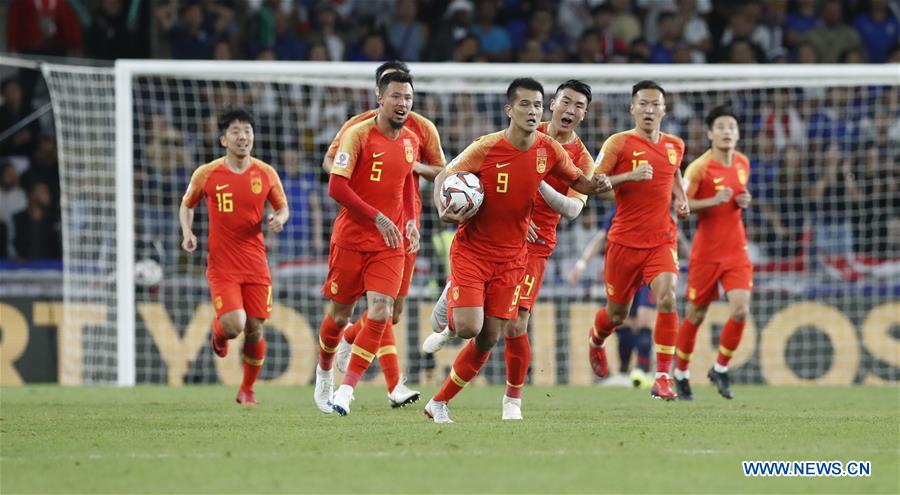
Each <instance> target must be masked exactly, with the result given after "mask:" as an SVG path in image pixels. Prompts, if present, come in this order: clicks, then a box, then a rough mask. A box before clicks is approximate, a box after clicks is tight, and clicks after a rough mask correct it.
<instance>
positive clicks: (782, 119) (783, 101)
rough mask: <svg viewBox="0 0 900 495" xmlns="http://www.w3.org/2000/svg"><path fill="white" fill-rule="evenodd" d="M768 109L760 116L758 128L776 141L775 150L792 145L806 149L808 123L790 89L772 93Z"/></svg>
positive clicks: (757, 123) (777, 90)
mask: <svg viewBox="0 0 900 495" xmlns="http://www.w3.org/2000/svg"><path fill="white" fill-rule="evenodd" d="M771 96H772V97H771V99H769V101H768V104H767V107H766V109H765V110H763V111H762V113H761V114H760V117H759V120H758V121H757V122H756V128H757V129H760V130H762V131H764V132H766V133H768V135H769V137H770V138H772V139H773V140H774V141H775V148H776V149H779V150H780V149H782V148H784V147H785V146H787V145H789V144H792V145H797V146H799V147H800V148H801V149H803V148H805V147H806V123H805V122H804V121H803V117H801V115H800V111H799V110H798V109H797V103H798V102H797V101H796V100H797V96H796V94H795V93H794V92H793V91H791V90H789V89H776V90H773V91H772V95H771Z"/></svg>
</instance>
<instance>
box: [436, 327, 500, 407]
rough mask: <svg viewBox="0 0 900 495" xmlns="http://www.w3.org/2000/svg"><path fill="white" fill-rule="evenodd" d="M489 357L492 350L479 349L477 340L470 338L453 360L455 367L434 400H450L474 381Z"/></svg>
mask: <svg viewBox="0 0 900 495" xmlns="http://www.w3.org/2000/svg"><path fill="white" fill-rule="evenodd" d="M489 357H491V352H490V351H488V352H481V351H479V350H478V347H477V346H476V345H475V340H474V339H473V340H470V341H469V343H468V344H466V346H465V347H463V349H462V350H461V351H459V355H458V356H456V361H454V362H453V368H452V369H451V370H450V376H448V377H447V379H446V380H444V384H443V385H442V386H441V389H440V390H438V393H437V394H436V395H435V396H434V400H435V401H438V402H441V401H445V402H449V401H450V399H452V398H453V397H455V396H456V394H458V393H459V391H460V390H462V388H463V387H465V386H466V384H467V383H469V382H470V381H472V379H473V378H475V376H476V375H478V372H479V371H481V367H482V366H484V363H486V362H487V360H488V358H489Z"/></svg>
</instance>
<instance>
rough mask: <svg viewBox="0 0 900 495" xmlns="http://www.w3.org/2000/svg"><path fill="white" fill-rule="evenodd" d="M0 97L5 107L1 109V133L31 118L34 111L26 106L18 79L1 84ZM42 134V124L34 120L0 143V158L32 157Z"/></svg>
mask: <svg viewBox="0 0 900 495" xmlns="http://www.w3.org/2000/svg"><path fill="white" fill-rule="evenodd" d="M0 95H2V96H3V106H2V107H0V133H2V132H4V131H6V130H7V129H9V128H10V127H12V126H14V125H16V124H18V123H19V122H20V121H21V120H22V119H24V118H25V117H27V116H29V115H30V114H31V111H32V110H31V108H27V107H26V106H25V102H24V101H23V98H22V85H21V83H20V82H19V79H18V78H16V77H10V78H7V79H5V80H3V82H2V83H0ZM40 132H41V124H40V122H38V119H34V120H32V121H31V122H30V123H29V124H28V125H26V126H25V127H23V128H22V129H21V130H20V131H18V132H16V133H15V134H13V135H12V136H9V137H7V138H6V139H5V140H4V141H3V142H0V156H10V155H25V156H27V155H30V154H31V153H32V152H33V151H34V148H35V146H36V145H37V139H38V136H39V135H40Z"/></svg>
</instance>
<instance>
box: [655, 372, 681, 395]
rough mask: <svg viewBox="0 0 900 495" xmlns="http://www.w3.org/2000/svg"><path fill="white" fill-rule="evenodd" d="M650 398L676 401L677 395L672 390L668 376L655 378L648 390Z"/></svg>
mask: <svg viewBox="0 0 900 495" xmlns="http://www.w3.org/2000/svg"><path fill="white" fill-rule="evenodd" d="M650 397H655V398H657V399H663V400H675V399H677V398H678V394H676V393H675V392H674V391H673V390H672V379H671V378H669V377H668V376H661V377H659V378H657V379H656V382H654V383H653V388H651V389H650Z"/></svg>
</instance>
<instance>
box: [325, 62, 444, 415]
mask: <svg viewBox="0 0 900 495" xmlns="http://www.w3.org/2000/svg"><path fill="white" fill-rule="evenodd" d="M392 72H405V73H407V74H408V73H409V67H407V66H406V64H404V63H403V62H399V61H391V62H385V63H383V64H381V65H379V66H378V68H377V69H376V70H375V96H376V98H377V97H378V94H379V89H378V83H379V81H381V78H382V77H383V76H384V75H385V74H390V73H392ZM377 113H378V109H373V110H367V111H365V112H362V113H360V114H358V115H355V116H353V117H351V118H350V119H349V120H348V121H347V122H345V123H344V125H343V126H341V129H340V131H338V133H337V135H336V136H335V137H334V140H333V141H332V142H331V146H329V148H328V151H327V152H326V153H325V158H324V160H323V161H322V168H323V169H325V171H326V172H328V173H331V167H332V165H333V164H334V156H335V154H337V151H338V143H339V142H340V139H341V136H343V134H344V132H345V131H346V130H347V129H349V128H350V127H352V126H354V125H356V124H358V123H360V122H363V121H365V120H368V119H371V118H374V117H375V115H376V114H377ZM405 127H406V128H407V129H409V130H411V131H412V132H413V133H414V134H415V135H416V137H418V138H419V157H420V158H419V160H421V161H419V160H416V161H415V162H414V163H413V173H414V176H415V179H416V180H415V181H414V183H413V186H414V187H413V189H414V191H415V196H414V197H413V200H414V201H415V215H416V227H417V228H419V229H421V222H420V221H419V218H420V216H421V212H422V198H421V197H420V195H419V180H418V178H419V177H423V178H425V179H426V180H428V181H433V180H434V177H435V176H436V175H437V174H438V172H440V171H441V169H443V167H444V162H445V159H444V152H443V150H442V149H441V138H440V136H439V135H438V131H437V128H436V127H435V125H434V124H433V123H432V122H431V121H430V120H428V119H427V118H425V117H423V116H422V115H420V114H418V113H416V112H409V116H408V117H407V120H406V124H405ZM422 162H424V163H422ZM406 247H407V248H408V247H409V246H406ZM417 255H418V253H417V252H407V255H406V259H405V261H404V265H403V281H402V283H401V284H400V292H399V294H398V296H397V299H396V300H395V301H394V311H393V315H392V318H391V324H389V325H388V326H387V327H385V329H384V334H383V336H382V338H381V340H382V341H381V345H380V346H379V348H378V352H377V355H378V363H379V365H380V367H381V371H382V373H383V374H384V379H385V384H386V385H387V390H388V401H389V403H390V405H391V407H403V406H405V405H407V404H410V403H412V402H415V401H417V400H418V399H419V392H418V391H416V390H411V389H410V388H409V387H407V386H406V383H405V382H406V379H405V377H403V376H401V374H400V364H399V361H398V356H397V347H396V342H395V339H394V329H393V322H396V321H398V320H399V319H400V315H401V314H402V313H403V308H404V306H405V302H406V296H407V295H408V294H409V286H410V284H411V283H412V278H413V272H414V270H415V267H416V256H417ZM366 314H367V313H366V312H363V314H362V315H361V316H360V317H359V319H357V320H356V321H355V322H354V323H352V324H351V325H350V326H348V327H347V328H346V329H344V332H343V337H342V338H341V339H340V340H339V343H338V346H337V355H336V356H335V358H334V365H335V366H337V369H338V370H340V371H341V372H342V373H346V372H347V364H348V363H349V362H350V352H351V346H352V345H353V342H354V341H355V340H356V336H357V335H358V334H359V331H360V330H361V329H362V327H363V325H364V324H365V321H366ZM329 351H332V352H333V351H334V347H333V346H332V347H329V348H328V349H325V348H324V347H320V349H319V354H320V357H321V355H322V354H326V353H329ZM319 361H320V363H321V362H322V361H323V360H322V359H321V358H320V360H319ZM326 361H327V360H326ZM317 383H321V384H322V389H321V395H322V400H323V401H327V400H328V399H329V398H330V396H331V390H332V388H333V385H331V383H333V373H332V371H331V369H330V368H329V369H327V370H322V377H321V379H320V380H318V381H317Z"/></svg>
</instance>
